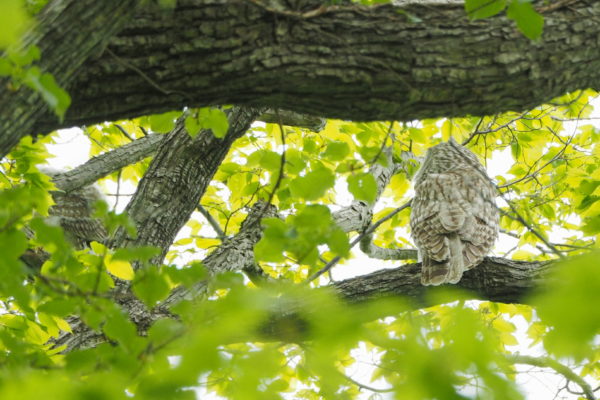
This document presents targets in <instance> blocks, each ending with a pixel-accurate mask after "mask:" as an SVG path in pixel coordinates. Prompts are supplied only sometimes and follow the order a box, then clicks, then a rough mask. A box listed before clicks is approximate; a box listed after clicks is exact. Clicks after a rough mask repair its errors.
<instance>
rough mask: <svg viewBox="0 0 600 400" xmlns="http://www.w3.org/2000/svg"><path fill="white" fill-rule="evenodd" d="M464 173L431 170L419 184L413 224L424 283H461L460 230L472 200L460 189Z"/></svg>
mask: <svg viewBox="0 0 600 400" xmlns="http://www.w3.org/2000/svg"><path fill="white" fill-rule="evenodd" d="M460 180H461V176H460V175H457V174H454V173H441V174H428V175H427V176H426V177H425V178H424V179H423V180H422V181H421V182H419V183H418V184H417V185H416V187H415V197H414V198H413V202H412V210H411V218H410V226H411V230H412V236H413V238H414V240H415V243H416V245H417V247H418V248H419V254H420V255H421V259H422V272H421V282H422V283H423V284H424V285H440V284H442V283H448V282H449V283H457V282H458V281H459V280H460V278H461V277H462V273H463V270H464V265H463V256H462V250H463V247H462V242H461V240H460V237H459V233H458V232H459V231H460V229H461V228H462V227H463V226H464V224H465V223H466V221H467V219H468V218H469V214H468V212H469V204H468V203H467V202H466V201H465V199H464V198H463V196H462V194H461V193H460V191H459V188H460V187H461V182H460Z"/></svg>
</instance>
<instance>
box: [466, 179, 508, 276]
mask: <svg viewBox="0 0 600 400" xmlns="http://www.w3.org/2000/svg"><path fill="white" fill-rule="evenodd" d="M462 181H463V182H462V184H463V190H462V193H463V196H464V198H465V201H466V202H468V203H469V204H470V215H469V219H468V221H467V223H465V224H464V225H463V227H462V229H461V230H460V231H459V236H460V238H461V240H462V242H463V243H464V246H463V255H464V258H465V268H466V269H470V268H473V267H475V266H476V265H478V264H479V263H480V262H481V260H483V258H484V257H485V256H486V254H487V253H488V252H489V251H490V249H491V248H492V246H493V245H494V242H495V241H496V238H497V237H498V218H499V212H498V208H497V206H496V202H495V198H496V188H495V187H494V185H493V184H492V182H491V181H489V180H488V179H487V177H484V176H482V175H481V174H480V173H478V172H477V171H470V172H468V173H465V174H464V175H463V179H462Z"/></svg>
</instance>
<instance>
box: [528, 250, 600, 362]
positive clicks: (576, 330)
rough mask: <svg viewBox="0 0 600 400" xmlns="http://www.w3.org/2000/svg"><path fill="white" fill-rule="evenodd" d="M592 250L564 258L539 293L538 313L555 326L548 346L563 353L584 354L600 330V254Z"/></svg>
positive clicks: (547, 343) (585, 354) (549, 337)
mask: <svg viewBox="0 0 600 400" xmlns="http://www.w3.org/2000/svg"><path fill="white" fill-rule="evenodd" d="M599 254H600V253H594V254H588V255H585V256H580V257H577V258H573V259H571V260H569V261H565V262H561V263H560V264H559V265H557V266H556V269H555V273H554V275H553V276H552V277H551V279H548V281H547V282H548V284H547V285H546V286H545V287H544V288H543V291H542V292H541V293H540V294H539V295H538V296H537V297H536V299H535V302H534V304H536V305H537V306H538V308H537V310H538V314H539V316H540V318H541V319H542V321H543V322H544V323H546V324H548V325H550V326H552V327H554V329H552V330H551V331H550V332H549V333H548V334H547V336H546V338H545V340H544V343H545V345H546V347H547V348H548V349H549V350H551V351H553V352H554V353H556V354H558V355H561V356H572V357H576V358H580V359H581V358H583V357H586V356H588V355H589V354H590V351H591V344H592V343H593V341H594V338H595V337H597V335H598V334H599V333H600V331H599V330H598V327H600V311H599V310H598V308H597V306H596V305H598V304H600V273H599V269H598V255H599Z"/></svg>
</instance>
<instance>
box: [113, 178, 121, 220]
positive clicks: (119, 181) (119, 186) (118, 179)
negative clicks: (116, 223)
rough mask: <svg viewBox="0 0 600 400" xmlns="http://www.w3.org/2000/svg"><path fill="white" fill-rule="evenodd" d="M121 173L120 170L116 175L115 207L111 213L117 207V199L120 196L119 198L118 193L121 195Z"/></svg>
mask: <svg viewBox="0 0 600 400" xmlns="http://www.w3.org/2000/svg"><path fill="white" fill-rule="evenodd" d="M122 173H123V170H122V169H120V170H119V172H118V173H117V195H116V196H115V205H114V206H113V211H116V210H117V206H118V205H119V199H120V198H121V196H119V193H121V174H122Z"/></svg>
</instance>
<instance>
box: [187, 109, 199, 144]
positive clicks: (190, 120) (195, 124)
mask: <svg viewBox="0 0 600 400" xmlns="http://www.w3.org/2000/svg"><path fill="white" fill-rule="evenodd" d="M184 125H185V130H186V131H187V133H188V135H190V137H191V138H192V139H193V138H195V137H196V136H197V135H198V133H200V129H202V124H200V121H199V120H198V117H197V116H196V115H188V116H187V117H186V118H185V121H184Z"/></svg>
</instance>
